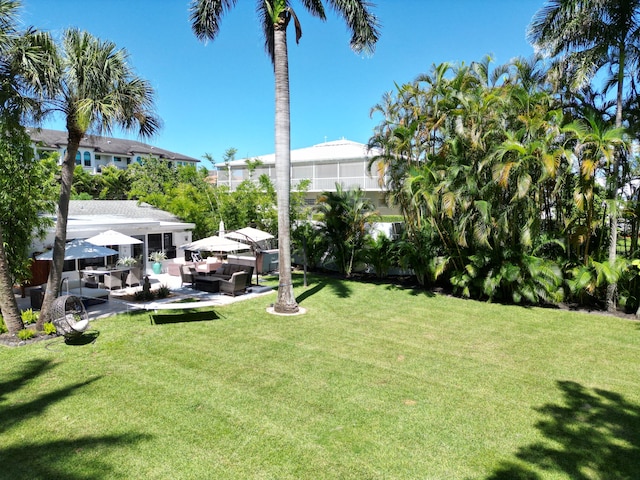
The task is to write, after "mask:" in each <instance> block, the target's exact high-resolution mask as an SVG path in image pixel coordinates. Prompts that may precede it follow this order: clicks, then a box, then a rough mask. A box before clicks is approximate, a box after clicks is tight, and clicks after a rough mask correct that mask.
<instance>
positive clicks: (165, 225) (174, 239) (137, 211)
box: [32, 200, 195, 283]
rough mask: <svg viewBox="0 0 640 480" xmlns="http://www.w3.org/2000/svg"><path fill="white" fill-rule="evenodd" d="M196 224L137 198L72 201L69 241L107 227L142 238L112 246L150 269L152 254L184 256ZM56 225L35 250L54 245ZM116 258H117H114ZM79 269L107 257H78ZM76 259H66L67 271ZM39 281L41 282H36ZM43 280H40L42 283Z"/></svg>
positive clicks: (47, 248) (171, 256)
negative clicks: (141, 201)
mask: <svg viewBox="0 0 640 480" xmlns="http://www.w3.org/2000/svg"><path fill="white" fill-rule="evenodd" d="M194 228H195V224H193V223H186V222H182V221H180V220H179V219H178V218H176V217H175V216H174V215H172V214H170V213H169V212H165V211H163V210H159V209H157V208H155V207H152V206H151V205H149V204H146V203H142V204H138V202H137V201H135V200H71V201H70V203H69V223H68V225H67V240H73V239H86V238H89V237H92V236H94V235H97V234H99V233H101V232H104V231H106V230H116V231H118V232H120V233H123V234H125V235H129V236H131V237H134V238H137V239H139V240H142V243H141V244H138V245H120V246H114V247H112V248H114V249H116V250H118V251H119V255H118V256H119V257H136V258H139V259H141V260H142V264H143V265H142V266H143V271H145V270H146V271H149V272H150V271H151V262H149V261H148V258H149V254H150V253H152V252H156V251H164V252H165V253H166V254H167V258H169V259H172V258H176V257H178V258H179V257H184V251H183V250H181V249H180V248H179V246H180V245H184V244H186V243H189V242H191V240H192V230H193V229H194ZM54 238H55V227H51V228H50V229H49V232H48V233H47V236H46V237H45V238H44V239H43V240H41V241H38V242H36V243H34V244H33V246H32V250H33V251H34V253H38V252H44V251H46V250H49V249H50V248H52V247H53V241H54ZM112 260H114V261H115V259H112ZM78 262H80V264H79V268H84V267H85V266H89V265H94V264H102V262H104V259H90V260H79V261H78ZM77 267H78V266H76V265H75V261H73V260H70V261H67V262H65V271H66V270H69V271H71V270H76V268H77ZM36 283H38V282H36ZM40 283H41V282H40Z"/></svg>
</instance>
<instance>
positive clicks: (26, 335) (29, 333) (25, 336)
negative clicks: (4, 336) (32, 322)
mask: <svg viewBox="0 0 640 480" xmlns="http://www.w3.org/2000/svg"><path fill="white" fill-rule="evenodd" d="M34 335H35V332H34V331H33V330H31V329H29V328H23V329H22V330H20V331H19V332H18V338H19V339H20V340H29V339H30V338H33V336H34Z"/></svg>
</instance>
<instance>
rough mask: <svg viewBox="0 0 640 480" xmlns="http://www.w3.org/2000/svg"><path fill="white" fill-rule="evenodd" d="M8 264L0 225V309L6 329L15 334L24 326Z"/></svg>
mask: <svg viewBox="0 0 640 480" xmlns="http://www.w3.org/2000/svg"><path fill="white" fill-rule="evenodd" d="M8 265H9V263H8V262H7V256H6V252H5V250H4V234H3V231H2V227H1V226H0V310H1V311H2V318H3V319H4V324H5V325H6V327H7V330H8V331H9V333H10V334H12V335H15V334H16V333H18V332H19V331H20V330H22V329H23V328H24V323H23V322H22V317H21V315H20V309H19V308H18V303H17V302H16V297H15V296H14V294H13V281H12V279H11V274H10V273H9V268H8Z"/></svg>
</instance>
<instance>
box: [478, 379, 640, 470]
mask: <svg viewBox="0 0 640 480" xmlns="http://www.w3.org/2000/svg"><path fill="white" fill-rule="evenodd" d="M558 387H559V388H560V390H561V391H562V393H563V395H564V404H563V405H554V404H548V405H545V406H543V407H540V408H538V409H536V410H537V411H538V412H540V413H541V414H543V415H544V419H543V420H541V421H539V422H538V424H537V425H536V427H537V428H538V430H540V432H541V433H542V434H544V436H545V437H546V439H547V440H546V441H543V442H539V443H534V444H532V445H528V446H526V447H522V448H520V449H519V451H518V452H517V453H516V457H517V459H518V460H520V461H519V462H516V461H513V462H505V463H503V464H502V465H501V466H500V467H499V468H498V469H497V470H496V471H495V472H494V473H493V474H492V475H491V476H490V477H488V479H489V480H507V479H524V480H538V479H542V478H544V476H541V475H540V474H538V473H536V472H535V471H534V470H533V469H532V468H530V466H531V467H535V468H536V470H538V471H542V472H554V473H564V474H566V475H567V476H568V477H569V478H572V479H577V480H588V479H592V478H612V479H613V478H615V479H633V478H638V475H639V473H638V472H640V405H637V404H634V403H631V402H629V401H628V400H626V399H625V398H624V397H623V396H622V395H620V394H618V393H615V392H610V391H607V390H601V389H594V390H589V389H586V388H584V387H583V386H582V385H580V384H578V383H575V382H566V381H565V382H558Z"/></svg>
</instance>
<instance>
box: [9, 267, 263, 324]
mask: <svg viewBox="0 0 640 480" xmlns="http://www.w3.org/2000/svg"><path fill="white" fill-rule="evenodd" d="M149 280H150V282H151V290H157V289H158V288H160V287H161V286H162V285H166V286H167V287H168V288H169V289H170V290H171V296H170V297H168V298H165V299H156V300H154V301H152V302H134V301H132V300H130V296H131V295H132V294H133V293H134V292H136V291H139V290H140V289H141V288H142V287H128V288H123V289H122V290H113V291H112V292H111V293H110V295H109V301H108V302H104V303H99V304H96V305H90V306H88V307H87V312H88V313H89V317H90V318H91V319H96V318H102V317H108V316H110V315H114V314H116V313H124V312H134V311H139V310H155V309H159V308H161V307H162V304H163V303H172V302H176V301H177V300H180V299H186V298H191V299H196V300H197V301H195V302H189V303H188V304H185V307H184V308H199V307H205V306H207V307H210V306H223V305H228V304H230V303H234V302H241V301H243V300H249V299H251V298H256V297H259V296H266V295H272V294H274V293H275V290H273V289H269V290H267V288H268V287H259V288H255V287H256V285H253V286H252V287H254V288H253V289H254V290H256V291H251V290H252V287H249V288H248V292H247V293H245V294H244V295H238V296H236V297H231V296H229V295H223V294H221V293H209V292H202V291H199V290H195V289H193V288H191V287H189V286H181V285H180V284H181V281H180V277H177V276H173V275H169V274H167V273H162V274H159V275H149ZM16 298H17V300H18V306H19V307H20V309H22V310H26V309H28V308H31V298H30V295H29V289H27V291H26V296H25V298H22V297H21V296H20V295H19V294H18V295H16Z"/></svg>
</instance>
